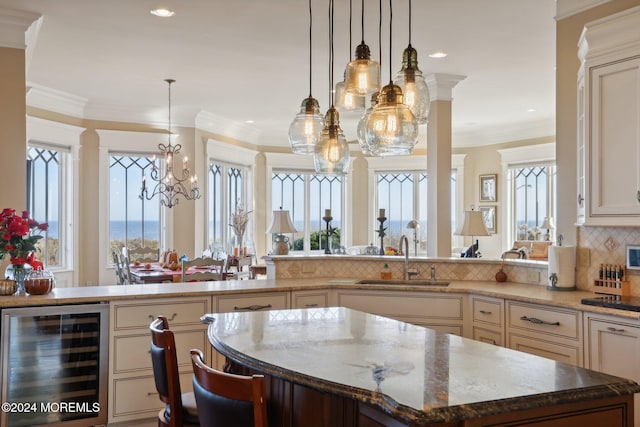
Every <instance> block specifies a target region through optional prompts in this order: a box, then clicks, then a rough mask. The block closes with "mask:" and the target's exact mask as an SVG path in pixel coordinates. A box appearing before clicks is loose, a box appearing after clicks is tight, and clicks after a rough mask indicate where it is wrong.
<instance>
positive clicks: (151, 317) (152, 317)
mask: <svg viewBox="0 0 640 427" xmlns="http://www.w3.org/2000/svg"><path fill="white" fill-rule="evenodd" d="M177 315H178V313H173V316H171V317H169V318H167V320H168V321H169V322H171V321H172V320H173V319H175V318H176V316H177ZM156 317H157V316H154V315H153V314H150V315H149V319H151V320H153V319H155V318H156Z"/></svg>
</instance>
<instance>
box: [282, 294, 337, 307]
mask: <svg viewBox="0 0 640 427" xmlns="http://www.w3.org/2000/svg"><path fill="white" fill-rule="evenodd" d="M328 306H329V291H326V290H318V291H315V290H314V291H292V292H291V308H314V307H328Z"/></svg>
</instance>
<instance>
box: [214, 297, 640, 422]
mask: <svg viewBox="0 0 640 427" xmlns="http://www.w3.org/2000/svg"><path fill="white" fill-rule="evenodd" d="M211 318H212V319H215V320H213V322H212V324H211V325H210V326H209V330H208V336H209V341H210V342H211V344H212V346H213V347H214V349H215V350H216V351H218V352H219V353H220V354H222V355H224V356H225V357H226V358H227V364H226V369H227V370H229V371H231V372H237V373H243V374H247V373H249V372H258V373H263V374H265V375H266V376H267V379H268V386H267V393H268V399H269V402H268V411H269V424H270V425H277V426H305V427H309V426H332V427H338V426H422V425H437V426H479V425H487V424H490V425H516V424H520V423H533V424H535V425H553V426H575V425H580V426H581V427H587V426H603V425H607V426H630V425H633V393H636V392H638V391H640V386H638V385H637V384H636V383H635V382H633V381H631V380H626V379H622V378H618V377H614V376H610V375H606V374H602V373H599V372H595V371H591V370H587V369H582V368H578V367H575V366H571V365H568V364H563V363H560V362H556V361H553V360H550V359H546V358H541V357H537V356H534V355H530V354H525V353H521V352H517V351H513V350H510V349H506V348H500V347H496V346H492V345H487V344H484V343H480V342H476V341H473V340H469V339H466V338H462V337H457V336H454V335H449V334H444V333H440V332H437V331H434V330H432V329H427V328H423V327H420V326H415V325H410V324H407V323H403V322H399V321H396V320H392V319H388V318H385V317H381V316H375V315H371V314H367V313H363V312H360V311H356V310H351V309H348V308H342V307H328V308H313V309H297V310H272V311H263V312H246V313H220V314H213V315H211Z"/></svg>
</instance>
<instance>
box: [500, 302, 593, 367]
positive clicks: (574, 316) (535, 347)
mask: <svg viewBox="0 0 640 427" xmlns="http://www.w3.org/2000/svg"><path fill="white" fill-rule="evenodd" d="M505 317H506V335H507V343H506V345H507V347H508V348H511V349H514V350H518V351H524V352H525V353H531V354H535V355H537V356H542V357H546V358H549V359H553V360H557V361H559V362H565V363H569V364H572V365H576V366H582V364H583V355H582V353H583V352H582V342H583V340H582V317H581V316H580V312H579V311H577V310H571V309H564V308H559V307H552V306H544V305H539V304H530V303H524V302H519V301H509V300H508V301H506V316H505Z"/></svg>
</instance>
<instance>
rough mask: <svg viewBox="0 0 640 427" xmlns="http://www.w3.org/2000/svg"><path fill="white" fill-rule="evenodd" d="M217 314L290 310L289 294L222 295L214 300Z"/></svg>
mask: <svg viewBox="0 0 640 427" xmlns="http://www.w3.org/2000/svg"><path fill="white" fill-rule="evenodd" d="M213 304H214V310H213V311H215V312H216V313H232V312H234V311H260V310H278V309H285V308H289V292H258V293H248V294H233V295H220V296H218V297H214V298H213Z"/></svg>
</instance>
